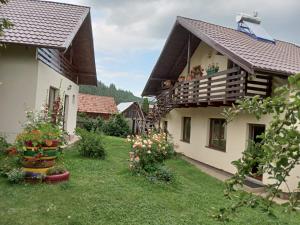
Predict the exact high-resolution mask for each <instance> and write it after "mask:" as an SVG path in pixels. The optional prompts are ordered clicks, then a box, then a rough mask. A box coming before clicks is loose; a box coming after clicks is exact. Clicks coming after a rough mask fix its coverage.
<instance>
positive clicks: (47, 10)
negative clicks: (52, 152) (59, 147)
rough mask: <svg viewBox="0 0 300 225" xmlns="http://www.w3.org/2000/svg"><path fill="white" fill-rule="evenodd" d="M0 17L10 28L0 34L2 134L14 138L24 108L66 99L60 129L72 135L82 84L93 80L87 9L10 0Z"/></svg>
mask: <svg viewBox="0 0 300 225" xmlns="http://www.w3.org/2000/svg"><path fill="white" fill-rule="evenodd" d="M0 17H1V18H7V19H9V20H10V21H11V22H12V23H13V24H14V26H13V28H11V29H8V30H5V31H4V35H3V36H1V37H0V43H1V44H5V47H2V48H0V83H1V85H0V104H1V107H0V114H1V117H0V133H1V134H2V135H5V136H6V137H7V138H8V140H9V141H13V140H14V138H15V137H16V135H17V134H18V133H19V132H20V131H21V130H22V127H21V124H22V122H24V121H25V113H24V111H25V110H28V109H30V110H40V109H41V107H42V106H43V105H45V104H46V103H48V104H49V106H50V108H51V107H52V105H53V101H54V99H55V98H56V96H58V95H59V94H61V96H62V97H63V98H64V99H63V100H64V106H65V107H64V116H65V117H64V129H65V131H67V132H68V133H69V134H70V135H73V134H74V129H75V127H76V115H77V105H78V100H77V99H78V91H79V86H78V85H80V84H86V85H97V77H96V67H95V57H94V46H93V36H92V27H91V15H90V8H89V7H85V6H77V5H70V4H64V3H56V2H47V1H35V0H10V1H9V2H8V3H7V4H6V5H1V7H0Z"/></svg>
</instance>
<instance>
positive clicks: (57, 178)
mask: <svg viewBox="0 0 300 225" xmlns="http://www.w3.org/2000/svg"><path fill="white" fill-rule="evenodd" d="M69 177H70V173H69V171H66V172H64V173H62V174H56V175H47V176H46V177H45V179H44V181H45V182H46V183H51V184H53V183H58V182H63V181H68V180H69Z"/></svg>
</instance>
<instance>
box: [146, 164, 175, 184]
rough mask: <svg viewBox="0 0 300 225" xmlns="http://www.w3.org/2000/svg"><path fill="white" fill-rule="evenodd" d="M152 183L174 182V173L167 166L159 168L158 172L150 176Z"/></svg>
mask: <svg viewBox="0 0 300 225" xmlns="http://www.w3.org/2000/svg"><path fill="white" fill-rule="evenodd" d="M148 178H149V180H151V181H163V182H173V181H174V180H175V176H174V173H173V172H172V171H171V170H170V169H169V168H167V167H166V166H159V167H157V169H156V171H154V172H153V173H150V174H149V175H148Z"/></svg>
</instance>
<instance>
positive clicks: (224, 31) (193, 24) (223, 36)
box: [177, 17, 300, 74]
mask: <svg viewBox="0 0 300 225" xmlns="http://www.w3.org/2000/svg"><path fill="white" fill-rule="evenodd" d="M177 21H178V23H179V24H181V25H182V26H183V27H185V28H186V29H187V30H189V31H190V32H192V33H193V34H194V35H196V36H197V37H198V38H200V39H201V37H203V36H206V37H207V38H209V39H210V40H211V41H212V42H213V43H214V44H216V45H219V46H221V47H223V48H225V50H228V51H229V52H231V53H232V54H234V55H236V56H238V57H240V58H241V59H242V60H244V61H246V62H247V63H249V65H250V67H252V68H253V69H257V70H259V69H262V70H268V71H273V72H277V73H286V74H294V73H297V72H300V47H299V46H297V45H295V44H291V43H288V42H284V41H279V40H276V43H275V44H273V43H271V42H266V41H260V40H257V39H255V38H253V37H250V36H249V35H247V34H245V33H242V32H240V31H237V30H234V29H231V28H227V27H223V26H219V25H215V24H211V23H207V22H203V21H200V20H194V19H189V18H184V17H178V18H177Z"/></svg>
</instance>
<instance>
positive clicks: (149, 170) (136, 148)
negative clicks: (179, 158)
mask: <svg viewBox="0 0 300 225" xmlns="http://www.w3.org/2000/svg"><path fill="white" fill-rule="evenodd" d="M127 141H128V142H129V143H130V144H131V148H132V150H131V152H130V153H129V154H130V164H129V167H130V169H131V171H132V172H133V173H136V174H143V175H146V176H148V177H156V179H157V180H165V181H168V179H167V177H168V176H167V172H166V170H165V169H162V168H163V167H162V166H163V163H164V161H165V160H167V159H169V158H171V157H172V156H173V155H174V148H173V144H172V143H170V142H169V141H168V140H167V139H166V134H165V133H149V134H148V135H145V136H139V135H136V136H128V137H127ZM164 172H165V173H164ZM164 175H166V176H165V178H163V177H164ZM169 177H170V179H171V178H172V176H169Z"/></svg>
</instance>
